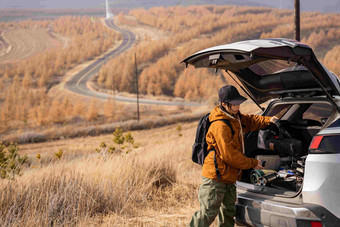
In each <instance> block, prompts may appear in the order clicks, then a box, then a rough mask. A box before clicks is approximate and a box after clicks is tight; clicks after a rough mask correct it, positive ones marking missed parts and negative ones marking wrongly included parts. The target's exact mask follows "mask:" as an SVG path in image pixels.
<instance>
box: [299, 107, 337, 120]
mask: <svg viewBox="0 0 340 227" xmlns="http://www.w3.org/2000/svg"><path fill="white" fill-rule="evenodd" d="M332 111H333V107H332V105H331V104H329V103H313V105H311V106H310V107H309V108H308V109H307V110H306V111H305V112H304V114H303V116H302V119H308V120H315V121H319V122H324V121H325V119H328V117H329V116H330V115H331V113H332Z"/></svg>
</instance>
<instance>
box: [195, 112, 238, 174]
mask: <svg viewBox="0 0 340 227" xmlns="http://www.w3.org/2000/svg"><path fill="white" fill-rule="evenodd" d="M209 115H210V113H208V114H206V115H204V116H203V117H202V118H201V119H200V121H199V122H198V126H197V130H196V138H195V143H194V144H193V146H192V155H191V159H192V161H193V162H195V163H197V164H199V165H203V163H204V159H205V157H206V156H207V155H208V154H209V153H210V152H211V151H214V149H212V150H210V151H208V149H207V148H208V144H207V142H206V141H205V136H206V134H207V133H208V129H209V127H210V125H211V123H213V122H214V121H212V122H210V121H209ZM215 121H223V122H224V123H226V124H227V125H228V126H229V127H230V129H231V134H232V135H234V134H235V132H234V130H233V127H232V126H231V123H230V121H229V120H227V119H219V120H215ZM214 162H215V169H216V174H217V177H218V179H220V178H221V175H220V173H219V171H218V167H217V161H216V155H214Z"/></svg>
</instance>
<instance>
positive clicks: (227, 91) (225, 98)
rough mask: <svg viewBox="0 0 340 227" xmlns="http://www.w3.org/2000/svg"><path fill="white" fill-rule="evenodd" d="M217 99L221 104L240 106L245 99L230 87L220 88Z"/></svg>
mask: <svg viewBox="0 0 340 227" xmlns="http://www.w3.org/2000/svg"><path fill="white" fill-rule="evenodd" d="M218 97H219V100H220V101H221V102H224V103H230V104H233V105H240V104H241V103H243V102H244V101H246V100H247V99H246V98H245V97H243V96H242V95H240V93H238V91H237V89H236V88H235V87H234V86H232V85H226V86H224V87H221V88H220V90H219V91H218Z"/></svg>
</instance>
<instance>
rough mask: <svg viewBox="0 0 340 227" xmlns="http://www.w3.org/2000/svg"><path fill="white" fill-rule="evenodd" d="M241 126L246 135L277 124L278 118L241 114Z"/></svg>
mask: <svg viewBox="0 0 340 227" xmlns="http://www.w3.org/2000/svg"><path fill="white" fill-rule="evenodd" d="M240 117H241V124H242V130H243V132H244V133H247V132H249V131H256V130H259V129H263V128H265V127H266V126H267V125H269V124H270V123H275V121H276V120H278V118H277V117H276V116H273V117H267V116H260V115H250V114H241V116H240Z"/></svg>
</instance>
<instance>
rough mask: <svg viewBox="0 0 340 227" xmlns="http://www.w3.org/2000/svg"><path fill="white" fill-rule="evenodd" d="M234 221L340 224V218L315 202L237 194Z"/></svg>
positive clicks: (261, 224)
mask: <svg viewBox="0 0 340 227" xmlns="http://www.w3.org/2000/svg"><path fill="white" fill-rule="evenodd" d="M237 197H238V198H237V202H236V222H238V223H243V224H247V225H250V226H289V227H295V226H298V227H304V226H309V227H310V226H311V224H310V222H311V221H318V222H321V223H322V225H323V226H327V227H328V226H334V227H335V226H340V219H339V218H337V217H336V216H334V215H333V214H332V213H330V212H329V211H328V210H326V209H325V208H324V207H322V206H318V205H315V204H299V205H293V204H287V203H281V202H274V201H270V200H264V199H258V198H257V199H255V198H252V197H250V196H249V197H248V196H247V195H246V194H241V195H240V194H238V196H237Z"/></svg>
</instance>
